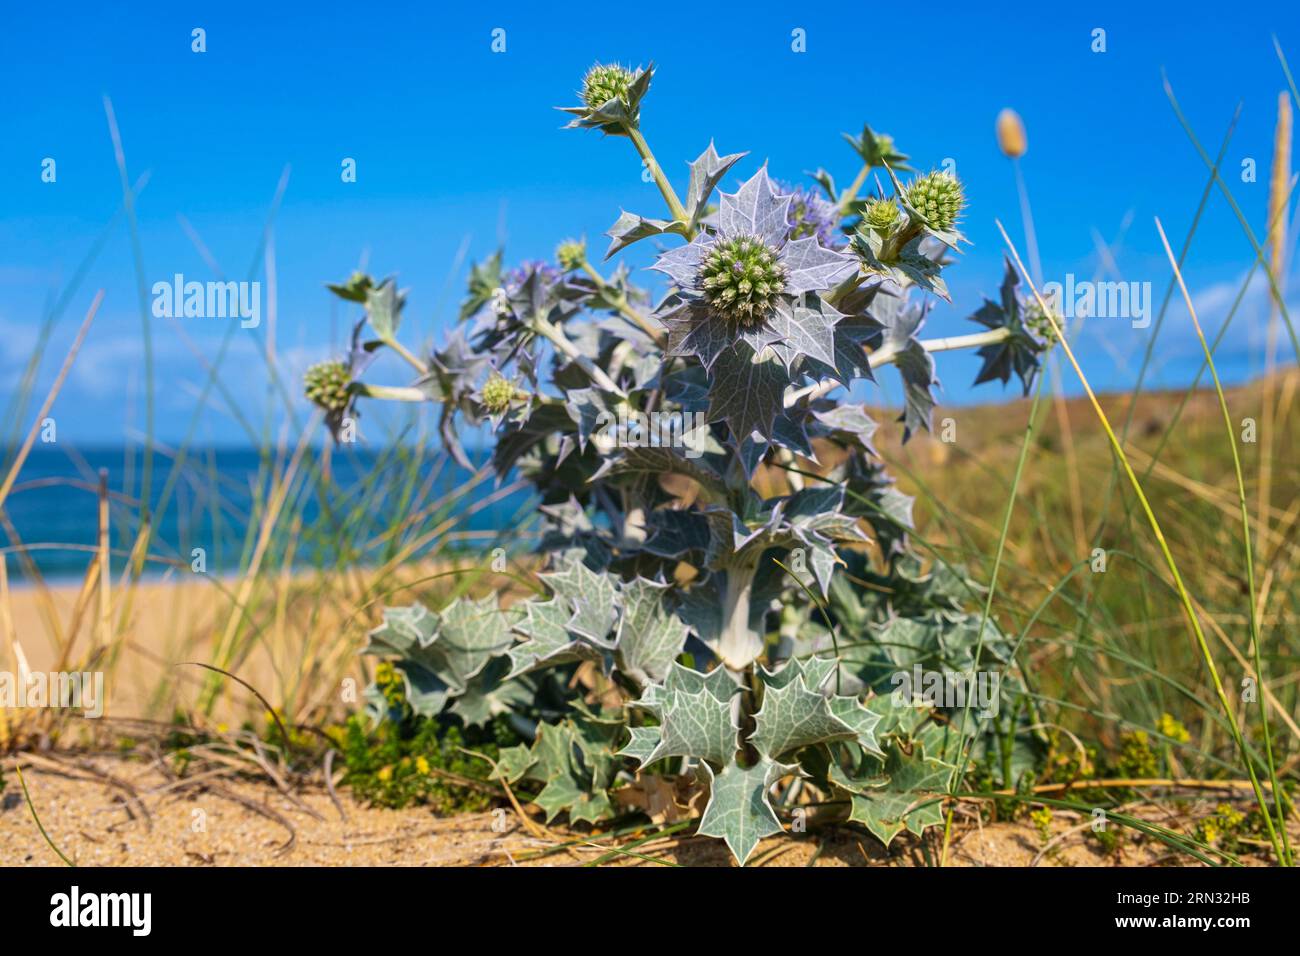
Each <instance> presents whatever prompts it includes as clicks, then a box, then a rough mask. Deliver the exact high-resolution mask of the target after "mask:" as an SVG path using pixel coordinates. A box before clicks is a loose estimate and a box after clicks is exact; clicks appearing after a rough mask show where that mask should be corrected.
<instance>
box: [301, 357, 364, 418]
mask: <svg viewBox="0 0 1300 956" xmlns="http://www.w3.org/2000/svg"><path fill="white" fill-rule="evenodd" d="M351 382H352V375H351V373H350V372H349V371H348V366H347V365H346V363H344V362H339V361H329V362H317V363H316V364H315V365H313V366H311V368H309V369H307V372H306V373H305V374H304V375H303V377H302V383H303V391H304V392H305V393H306V395H307V397H308V398H309V399H311V401H312V402H313V403H315V404H316V405H318V406H319V407H321V408H323V409H324V410H325V411H327V412H341V411H343V409H345V408H347V407H348V403H349V402H350V401H351V400H352V395H351V393H350V392H349V390H348V386H349V385H350V384H351Z"/></svg>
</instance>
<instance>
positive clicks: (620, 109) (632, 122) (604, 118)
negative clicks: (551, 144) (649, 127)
mask: <svg viewBox="0 0 1300 956" xmlns="http://www.w3.org/2000/svg"><path fill="white" fill-rule="evenodd" d="M653 74H654V64H653V63H651V64H650V66H649V67H647V68H646V69H644V70H642V69H640V68H639V67H638V68H637V69H635V70H629V69H628V68H627V67H625V66H619V65H618V64H617V63H597V64H596V65H595V66H593V67H592V68H591V69H590V70H588V71H587V75H586V76H584V77H583V78H582V89H581V90H579V91H578V98H579V99H580V100H581V101H582V104H581V105H580V106H562V107H560V109H561V110H563V111H564V112H566V113H569V114H571V115H572V116H573V119H572V120H570V121H569V126H570V127H571V128H574V127H576V128H584V129H598V130H601V131H602V132H605V133H608V134H610V135H612V136H620V135H626V134H627V131H628V130H629V129H630V128H632V127H635V126H636V125H637V123H638V122H639V121H640V118H641V99H642V97H644V96H645V94H646V91H647V90H649V89H650V78H651V76H652V75H653Z"/></svg>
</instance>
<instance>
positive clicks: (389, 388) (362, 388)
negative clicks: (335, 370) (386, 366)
mask: <svg viewBox="0 0 1300 956" xmlns="http://www.w3.org/2000/svg"><path fill="white" fill-rule="evenodd" d="M352 391H353V392H354V393H355V394H357V395H362V396H364V397H366V398H382V399H384V400H385V401H389V402H424V401H428V399H429V396H428V395H426V394H424V392H422V391H420V390H419V389H418V388H410V387H408V386H403V385H369V384H367V383H365V382H353V383H352Z"/></svg>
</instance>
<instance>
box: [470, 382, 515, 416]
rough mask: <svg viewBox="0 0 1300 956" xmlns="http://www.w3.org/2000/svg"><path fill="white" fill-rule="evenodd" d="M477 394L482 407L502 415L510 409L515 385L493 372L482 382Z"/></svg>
mask: <svg viewBox="0 0 1300 956" xmlns="http://www.w3.org/2000/svg"><path fill="white" fill-rule="evenodd" d="M479 395H480V397H481V398H482V401H483V407H484V408H486V409H487V410H488V411H489V412H491V413H492V414H493V415H502V414H504V413H505V412H507V411H509V410H510V403H511V402H512V401H514V398H515V387H514V385H513V384H512V383H511V382H510V381H508V380H507V379H506V378H504V377H503V376H502V375H501V374H500V373H497V372H493V373H492V375H491V376H489V378H488V380H487V381H486V382H484V383H483V388H482V390H481V391H480V392H479Z"/></svg>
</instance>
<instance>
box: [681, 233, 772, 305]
mask: <svg viewBox="0 0 1300 956" xmlns="http://www.w3.org/2000/svg"><path fill="white" fill-rule="evenodd" d="M778 256H779V253H778V252H777V251H776V250H775V249H774V248H772V247H771V246H769V245H768V244H767V243H765V242H764V241H763V240H762V239H759V238H757V237H755V236H744V235H742V236H736V237H734V238H731V239H723V240H721V241H719V242H717V243H715V244H714V246H713V248H712V249H710V250H709V252H708V254H707V255H705V257H704V260H703V262H701V264H700V272H699V285H700V288H701V289H702V290H703V291H704V298H705V301H707V302H708V303H709V306H710V307H711V308H712V309H713V311H714V312H716V313H717V314H718V315H719V316H721V317H722V318H724V319H727V320H728V321H731V322H735V323H736V324H737V325H741V326H746V327H748V326H752V325H754V324H755V323H757V322H761V321H762V320H763V318H764V317H765V316H767V315H768V314H769V313H770V312H771V311H772V309H773V308H774V307H775V305H776V301H777V296H779V295H780V294H781V293H782V292H783V291H785V267H784V266H782V265H781V263H780V260H779V258H778Z"/></svg>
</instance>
